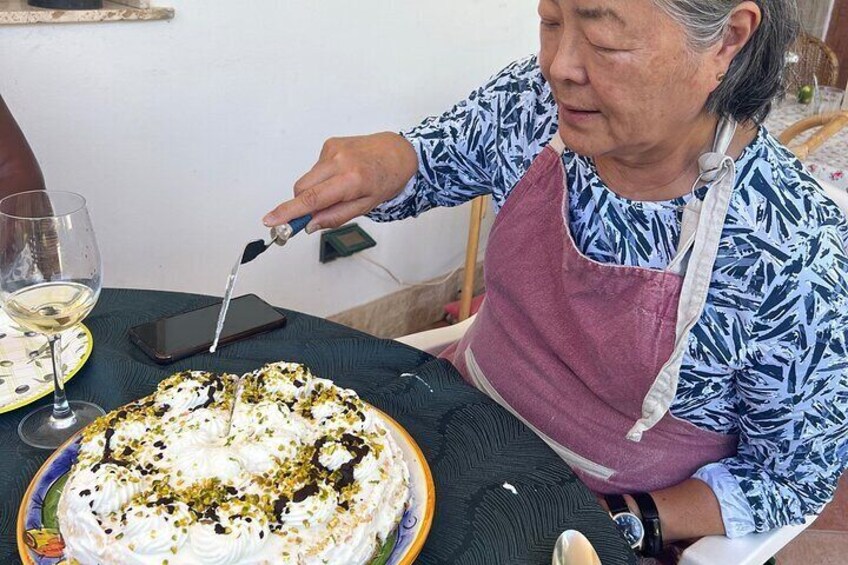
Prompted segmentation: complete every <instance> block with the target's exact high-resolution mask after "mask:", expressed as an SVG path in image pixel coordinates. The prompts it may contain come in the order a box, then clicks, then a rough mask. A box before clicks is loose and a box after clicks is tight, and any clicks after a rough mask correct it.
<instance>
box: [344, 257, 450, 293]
mask: <svg viewBox="0 0 848 565" xmlns="http://www.w3.org/2000/svg"><path fill="white" fill-rule="evenodd" d="M354 257H357V258H358V259H361V260H362V261H365V262H366V263H370V264H371V265H374V266H375V267H377V268H378V269H380V270H382V271H383V272H384V273H386V274H387V275H389V277H391V279H392V280H393V281H395V282H396V283H397V284H399V285H401V286H407V287H417V286H440V285H443V284H445V283H446V282H448V281H449V280H450V279H451V278H452V277H453V276H454V275H456V274H457V273H458V272H459V271H461V270H462V269H463V267H464V265H460V266H459V267H457V268H456V269H454V270H453V271H451V272H450V273H448V274H447V275H445V276H444V277H442V278H441V279H439V280H436V281H426V282H423V281H422V282H408V281H405V280H403V279H402V278H400V277H398V276H397V275H395V274H394V273H393V272H392V271H391V270H390V269H389V268H388V267H386V266H385V265H383V264H382V263H380V262H378V261H376V260H374V259H372V258H370V257H368V256H366V255H363V254H359V255H354Z"/></svg>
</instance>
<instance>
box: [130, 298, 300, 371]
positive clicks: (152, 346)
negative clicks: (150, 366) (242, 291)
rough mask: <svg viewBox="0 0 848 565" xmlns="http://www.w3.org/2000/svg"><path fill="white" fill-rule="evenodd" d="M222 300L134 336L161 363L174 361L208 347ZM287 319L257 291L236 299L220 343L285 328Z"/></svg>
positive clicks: (132, 333) (152, 325)
mask: <svg viewBox="0 0 848 565" xmlns="http://www.w3.org/2000/svg"><path fill="white" fill-rule="evenodd" d="M220 311H221V303H220V302H219V303H216V304H213V305H212V306H207V307H206V308H201V309H199V310H193V311H191V312H185V313H183V314H177V315H175V316H171V317H168V318H162V319H160V320H156V321H155V322H150V323H147V324H142V325H140V326H136V327H134V328H132V329H131V330H130V336H131V337H132V339H133V341H135V342H136V343H137V344H138V345H139V346H140V347H141V348H142V349H143V350H144V351H145V353H147V354H148V355H150V356H151V357H153V359H155V360H156V361H158V362H170V361H176V360H178V359H182V358H184V357H188V356H189V355H193V354H195V353H199V352H201V351H204V350H208V349H209V347H210V346H211V345H212V340H213V339H214V337H215V324H216V323H217V322H218V313H219V312H220ZM285 323H286V318H285V316H283V315H282V314H280V313H279V312H277V311H276V310H274V308H273V307H272V306H271V305H270V304H268V303H267V302H265V301H264V300H262V299H261V298H259V297H258V296H256V295H254V294H248V295H245V296H240V297H238V298H235V299H233V301H232V302H231V303H230V309H229V310H228V311H227V319H226V321H225V323H224V330H223V332H222V333H221V340H220V344H221V345H224V344H227V343H232V342H234V341H237V340H239V339H243V338H246V337H249V336H252V335H255V334H257V333H261V332H264V331H268V330H272V329H275V328H279V327H282V326H283V325H285Z"/></svg>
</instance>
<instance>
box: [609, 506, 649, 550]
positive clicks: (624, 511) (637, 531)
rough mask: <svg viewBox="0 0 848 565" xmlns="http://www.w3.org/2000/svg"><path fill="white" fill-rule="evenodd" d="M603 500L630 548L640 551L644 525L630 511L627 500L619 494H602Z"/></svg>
mask: <svg viewBox="0 0 848 565" xmlns="http://www.w3.org/2000/svg"><path fill="white" fill-rule="evenodd" d="M604 500H606V501H607V506H608V507H609V512H610V516H612V521H613V522H615V525H616V527H617V528H618V531H619V532H620V533H621V535H622V536H623V537H624V540H625V541H626V542H627V543H628V544H629V545H630V547H631V548H633V549H635V550H636V551H641V550H642V545H643V541H644V539H645V527H644V526H643V525H642V521H641V520H640V519H639V517H638V516H636V514H634V513H633V512H631V511H630V508H628V507H627V502H626V501H625V500H624V497H623V496H621V495H620V494H608V495H606V496H604Z"/></svg>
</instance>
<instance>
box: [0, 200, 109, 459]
mask: <svg viewBox="0 0 848 565" xmlns="http://www.w3.org/2000/svg"><path fill="white" fill-rule="evenodd" d="M101 271H102V268H101V264H100V252H99V251H98V249H97V240H96V239H95V238H94V229H93V228H92V226H91V219H90V218H89V216H88V210H87V209H86V206H85V199H84V198H83V197H82V196H80V195H79V194H74V193H72V192H56V191H50V192H47V191H44V190H35V191H32V192H22V193H19V194H13V195H12V196H8V197H6V198H4V199H2V200H0V304H2V307H3V310H4V311H5V312H6V314H8V316H9V317H10V318H11V319H12V320H14V321H15V322H16V323H18V324H19V325H20V326H21V327H23V328H24V329H27V330H30V331H33V332H38V333H41V334H43V335H44V336H45V337H46V338H47V340H48V342H49V343H50V350H51V353H52V360H53V385H54V392H53V406H44V407H42V408H39V409H37V410H34V411H32V412H30V413H29V414H27V415H26V416H25V417H24V418H23V420H21V422H20V424H19V425H18V435H19V436H20V437H21V439H22V440H23V441H24V443H26V444H27V445H31V446H33V447H39V448H43V449H53V448H56V447H58V446H60V445H61V444H62V443H64V442H65V440H67V439H68V438H69V437H71V436H72V435H73V434H74V433H76V432H77V431H78V430H80V429H81V428H83V427H85V426H86V425H88V424H89V423H91V422H92V421H93V420H95V419H96V418H98V417H99V416H101V415H103V413H104V412H103V409H102V408H100V407H99V406H97V405H96V404H91V403H90V402H83V401H79V400H75V401H72V402H68V399H67V397H66V396H65V380H64V378H63V370H62V369H63V367H62V359H61V357H62V334H61V332H62V331H64V330H67V329H69V328H72V327H73V326H75V325H76V324H78V323H79V322H80V321H82V319H83V318H85V317H86V316H87V315H88V313H89V312H91V309H92V308H93V307H94V304H95V303H96V302H97V297H98V296H99V295H100V286H101Z"/></svg>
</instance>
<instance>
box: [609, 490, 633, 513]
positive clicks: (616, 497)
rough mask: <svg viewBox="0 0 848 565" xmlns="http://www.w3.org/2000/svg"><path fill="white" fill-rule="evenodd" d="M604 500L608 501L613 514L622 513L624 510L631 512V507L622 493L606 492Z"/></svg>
mask: <svg viewBox="0 0 848 565" xmlns="http://www.w3.org/2000/svg"><path fill="white" fill-rule="evenodd" d="M604 500H606V501H607V506H608V507H609V511H610V514H612V515H613V516H615V515H616V514H621V513H622V512H630V508H629V507H628V506H627V501H626V500H624V497H623V496H621V495H620V494H606V495H604Z"/></svg>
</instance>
